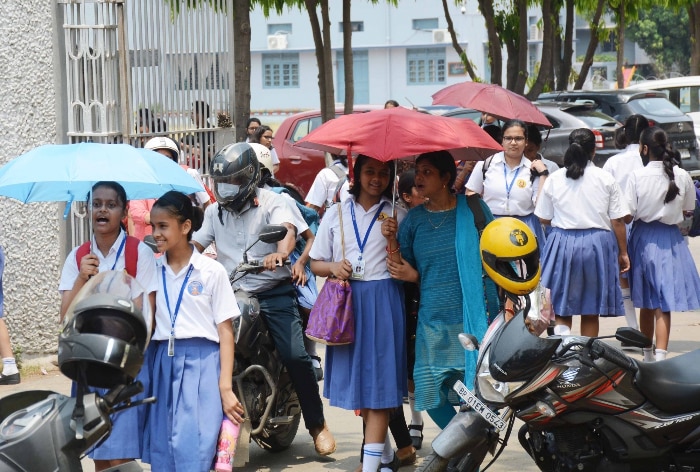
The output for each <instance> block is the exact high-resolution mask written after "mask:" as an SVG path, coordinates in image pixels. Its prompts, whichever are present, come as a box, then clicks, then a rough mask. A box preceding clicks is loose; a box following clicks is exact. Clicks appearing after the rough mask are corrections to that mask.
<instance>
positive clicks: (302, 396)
mask: <svg viewBox="0 0 700 472" xmlns="http://www.w3.org/2000/svg"><path fill="white" fill-rule="evenodd" d="M256 295H257V297H258V301H259V302H260V311H261V312H262V313H264V314H265V322H266V324H267V328H268V330H269V331H270V334H271V335H272V339H273V340H274V342H275V347H276V348H277V351H278V352H279V354H280V357H281V358H282V363H283V364H284V366H285V367H286V368H287V371H288V372H289V376H290V378H291V379H292V384H293V385H294V389H295V390H296V392H297V395H298V397H299V403H300V404H301V412H302V414H303V415H304V423H305V424H306V429H309V430H310V429H312V428H315V427H318V426H322V425H323V423H324V421H325V420H324V418H323V404H322V403H321V395H320V393H319V388H318V380H316V374H315V372H314V368H313V365H312V364H311V358H310V357H309V355H308V354H307V353H306V348H305V347H304V332H303V330H302V322H301V316H300V315H299V311H298V310H297V302H296V291H295V290H294V286H293V285H292V284H291V282H285V283H282V284H280V285H278V286H277V287H275V288H272V289H270V290H266V291H264V292H260V293H257V294H256Z"/></svg>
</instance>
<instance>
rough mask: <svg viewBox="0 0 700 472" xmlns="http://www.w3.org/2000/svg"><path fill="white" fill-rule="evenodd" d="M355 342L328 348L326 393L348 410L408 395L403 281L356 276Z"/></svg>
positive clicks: (390, 404)
mask: <svg viewBox="0 0 700 472" xmlns="http://www.w3.org/2000/svg"><path fill="white" fill-rule="evenodd" d="M350 285H351V286H352V303H353V311H354V315H355V342H354V343H352V344H349V345H345V346H328V347H327V348H326V371H325V375H324V380H323V382H324V384H323V396H324V397H326V398H328V399H329V400H330V404H331V405H332V406H337V407H339V408H344V409H346V410H359V409H361V408H369V409H382V408H395V407H397V406H401V405H402V404H403V397H404V396H406V395H407V393H406V392H407V390H408V389H407V386H406V381H407V380H406V379H407V372H406V333H405V330H406V312H405V310H404V296H403V287H402V285H401V284H400V283H399V282H396V281H394V280H392V279H383V280H372V281H354V280H353V281H351V282H350Z"/></svg>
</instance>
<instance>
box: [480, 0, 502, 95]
mask: <svg viewBox="0 0 700 472" xmlns="http://www.w3.org/2000/svg"><path fill="white" fill-rule="evenodd" d="M479 10H481V14H482V15H483V16H484V23H486V34H487V36H488V39H489V64H490V65H491V83H492V84H498V85H501V83H502V79H501V77H502V76H503V54H502V53H501V39H500V38H499V36H498V31H496V21H495V13H494V11H493V0H479Z"/></svg>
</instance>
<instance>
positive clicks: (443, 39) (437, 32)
mask: <svg viewBox="0 0 700 472" xmlns="http://www.w3.org/2000/svg"><path fill="white" fill-rule="evenodd" d="M450 41H451V39H450V32H449V31H447V30H446V29H434V30H433V43H449V42H450Z"/></svg>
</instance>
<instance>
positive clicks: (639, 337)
mask: <svg viewBox="0 0 700 472" xmlns="http://www.w3.org/2000/svg"><path fill="white" fill-rule="evenodd" d="M615 339H617V340H618V341H620V342H622V343H626V344H629V345H630V346H634V347H647V346H651V340H650V339H649V338H647V337H646V336H644V335H643V334H642V333H641V332H640V331H638V330H636V329H634V328H630V327H628V326H624V327H622V328H617V331H615Z"/></svg>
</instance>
